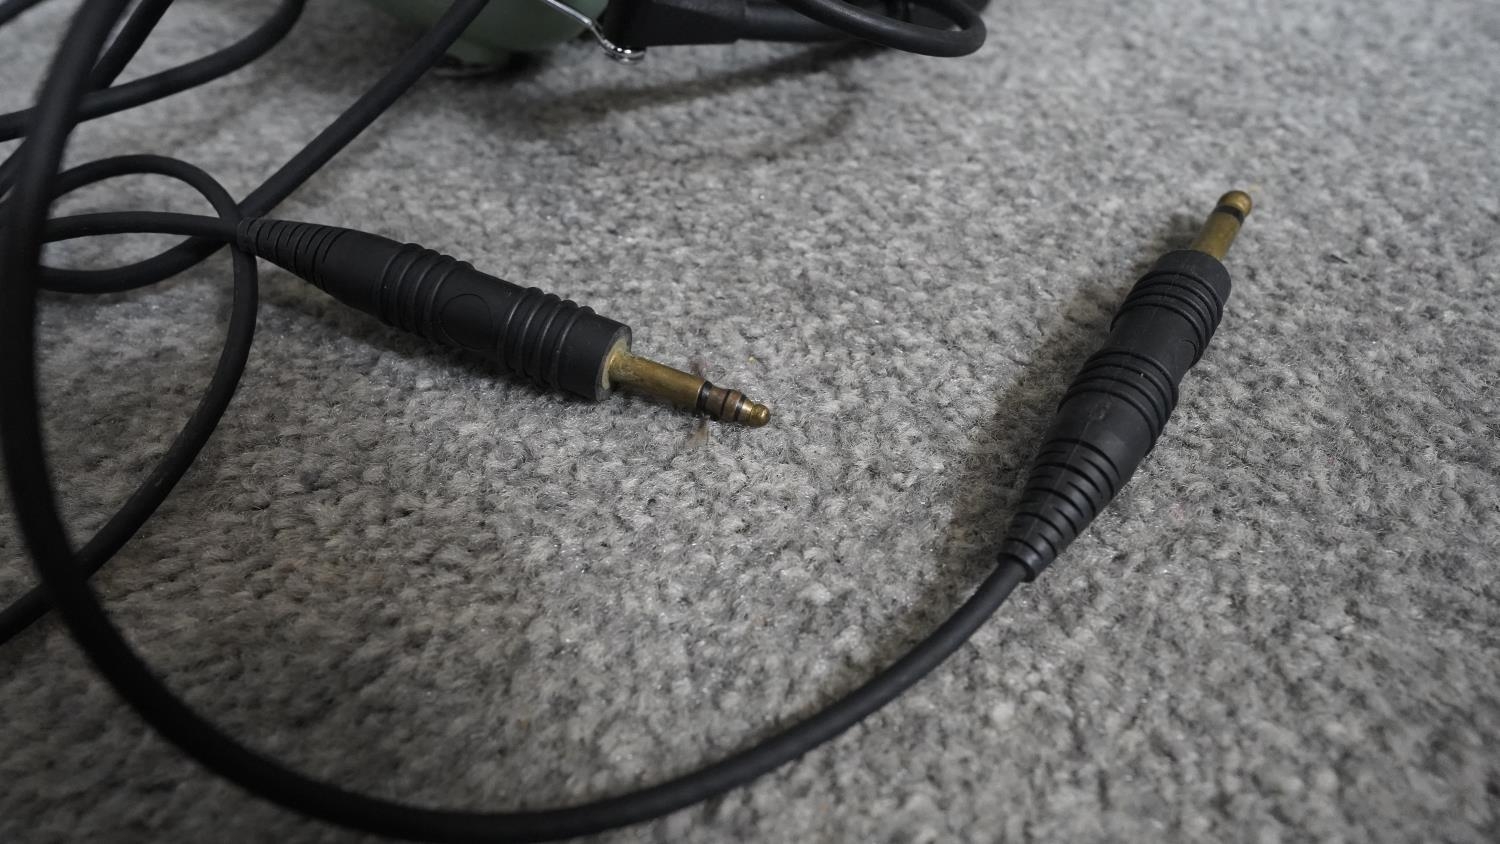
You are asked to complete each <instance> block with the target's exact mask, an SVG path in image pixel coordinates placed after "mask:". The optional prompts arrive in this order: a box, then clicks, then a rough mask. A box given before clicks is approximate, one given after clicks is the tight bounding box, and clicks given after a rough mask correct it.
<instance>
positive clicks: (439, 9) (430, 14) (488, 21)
mask: <svg viewBox="0 0 1500 844" xmlns="http://www.w3.org/2000/svg"><path fill="white" fill-rule="evenodd" d="M365 2H367V3H370V4H371V5H374V6H378V7H380V8H381V9H384V10H385V11H387V12H389V13H391V14H392V15H395V16H396V17H398V18H400V19H401V20H403V21H406V22H408V23H412V24H416V25H418V26H431V25H432V24H433V23H434V22H435V21H436V20H437V19H438V16H439V15H441V14H442V13H443V12H445V11H447V10H448V7H449V6H451V5H452V1H451V0H365ZM563 2H565V3H567V4H568V5H569V6H572V7H573V8H575V9H577V10H578V11H580V12H582V13H584V14H585V15H588V16H589V17H591V18H594V19H595V20H598V18H599V15H600V14H601V13H603V11H604V7H605V6H606V5H608V3H609V0H563ZM580 32H583V27H581V26H579V25H578V23H577V22H576V21H574V20H573V19H572V18H569V17H568V16H567V15H564V14H563V13H561V12H559V11H557V10H555V9H553V8H551V7H549V6H548V5H547V4H546V3H543V2H541V0H491V2H490V4H489V5H488V6H486V7H485V9H484V11H482V12H480V13H479V17H477V18H475V19H474V23H472V24H470V25H469V28H468V30H466V31H465V32H464V34H463V36H462V37H461V38H459V39H458V41H456V42H454V44H453V46H452V47H450V48H448V55H450V56H452V57H454V58H456V59H458V60H459V61H462V62H467V63H469V64H499V63H500V62H503V61H504V60H505V59H506V58H507V57H508V56H509V55H510V54H511V53H537V52H541V51H543V50H550V49H552V48H553V47H556V46H557V45H559V44H561V43H563V42H564V41H568V40H570V39H572V38H575V37H577V36H578V34H579V33H580Z"/></svg>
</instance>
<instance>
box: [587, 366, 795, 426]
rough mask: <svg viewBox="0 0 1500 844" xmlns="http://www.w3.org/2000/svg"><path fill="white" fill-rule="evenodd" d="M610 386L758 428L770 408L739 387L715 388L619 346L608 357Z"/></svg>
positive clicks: (769, 415) (693, 376) (686, 373)
mask: <svg viewBox="0 0 1500 844" xmlns="http://www.w3.org/2000/svg"><path fill="white" fill-rule="evenodd" d="M608 372H609V383H610V386H618V387H624V388H626V389H629V390H634V391H635V392H638V393H641V394H643V395H647V396H651V397H652V398H656V399H661V400H662V401H666V402H670V403H672V404H675V405H677V406H678V407H682V408H686V409H688V410H696V411H698V412H699V413H702V414H705V415H706V416H708V418H710V419H716V420H718V421H720V422H736V423H738V424H740V425H748V426H750V427H752V428H759V427H761V426H762V425H765V424H766V423H767V422H770V421H771V409H770V408H768V407H766V406H765V405H763V404H760V403H759V402H754V401H751V400H750V399H748V398H746V397H745V394H744V393H742V392H740V391H739V390H726V389H724V388H723V387H715V386H714V385H713V384H710V383H709V382H708V381H706V380H704V379H702V378H699V377H698V376H696V375H693V374H692V373H689V372H683V371H682V370H680V369H673V368H672V367H670V366H667V365H666V364H661V363H657V362H656V361H654V360H651V359H649V358H643V357H638V356H636V355H633V354H631V353H630V350H629V349H626V348H624V347H623V346H621V347H620V348H618V349H616V350H615V352H614V354H613V355H611V356H610V359H609V368H608Z"/></svg>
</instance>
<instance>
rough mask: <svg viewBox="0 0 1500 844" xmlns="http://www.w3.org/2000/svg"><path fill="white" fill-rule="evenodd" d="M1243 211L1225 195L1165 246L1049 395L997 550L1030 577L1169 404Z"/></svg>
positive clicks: (1140, 450)
mask: <svg viewBox="0 0 1500 844" xmlns="http://www.w3.org/2000/svg"><path fill="white" fill-rule="evenodd" d="M1249 213H1250V197H1249V196H1248V195H1246V194H1244V193H1241V192H1239V191H1233V192H1231V193H1228V194H1225V195H1224V197H1223V198H1221V199H1220V200H1219V205H1218V207H1216V208H1215V209H1214V212H1213V213H1212V214H1211V215H1209V220H1208V223H1207V225H1205V227H1204V229H1203V233H1202V234H1201V235H1200V236H1199V238H1198V241H1197V242H1196V243H1195V244H1194V246H1193V248H1192V249H1187V250H1182V251H1179V252H1171V253H1168V254H1167V255H1164V256H1163V257H1162V258H1161V259H1160V260H1158V261H1157V262H1156V265H1155V266H1153V267H1152V268H1151V270H1150V271H1149V272H1147V273H1146V274H1145V275H1144V276H1143V277H1142V278H1141V279H1140V281H1138V282H1136V284H1135V286H1134V287H1133V288H1131V290H1130V293H1129V295H1127V296H1126V297H1125V301H1124V303H1123V304H1122V305H1121V306H1120V309H1119V311H1117V312H1116V313H1115V317H1114V321H1113V322H1112V323H1111V325H1110V334H1109V338H1108V339H1107V340H1106V341H1105V343H1104V346H1103V347H1102V348H1101V349H1099V351H1097V352H1095V353H1094V355H1093V356H1092V357H1090V358H1089V359H1088V361H1087V362H1085V363H1084V365H1083V367H1082V369H1080V370H1079V371H1078V374H1077V376H1075V377H1074V379H1073V383H1072V386H1070V387H1069V388H1068V391H1067V392H1066V393H1065V394H1064V395H1063V398H1062V401H1061V402H1060V403H1059V404H1058V408H1057V415H1056V416H1055V417H1054V418H1053V421H1052V425H1051V427H1050V428H1049V429H1048V430H1047V434H1046V436H1045V437H1044V439H1043V444H1042V447H1041V449H1040V451H1039V452H1038V454H1037V457H1036V460H1035V462H1034V463H1033V464H1032V469H1031V473H1030V475H1029V476H1028V477H1027V480H1026V486H1025V487H1024V488H1023V489H1022V492H1021V499H1020V501H1019V502H1018V503H1017V505H1016V512H1015V515H1014V516H1013V517H1012V520H1011V524H1010V529H1009V530H1008V531H1007V532H1006V538H1005V540H1004V541H1003V542H1002V543H1001V549H1000V558H1001V559H1002V560H1008V561H1011V562H1015V563H1018V564H1020V565H1021V566H1023V567H1024V568H1025V569H1026V572H1027V579H1028V580H1031V579H1034V578H1035V577H1036V576H1037V575H1039V574H1041V572H1042V570H1043V569H1045V568H1046V567H1047V566H1048V565H1050V564H1051V563H1052V561H1053V560H1054V559H1056V557H1057V556H1058V555H1059V554H1061V553H1062V552H1063V549H1065V548H1067V547H1068V545H1069V544H1071V543H1072V542H1073V540H1074V539H1076V538H1077V537H1078V534H1079V533H1081V532H1082V531H1083V530H1084V529H1085V528H1086V527H1088V525H1089V523H1090V522H1092V521H1093V520H1094V517H1095V516H1097V515H1098V514H1099V511H1101V510H1103V509H1104V507H1105V505H1106V504H1108V503H1109V502H1110V500H1111V499H1113V498H1114V497H1115V494H1116V493H1118V492H1119V491H1120V489H1121V488H1122V487H1123V486H1124V485H1125V482H1126V481H1128V480H1130V477H1131V475H1133V474H1134V473H1135V470H1136V468H1137V467H1139V466H1140V464H1141V461H1142V460H1144V459H1145V458H1146V455H1147V454H1149V453H1150V452H1151V449H1152V448H1153V447H1154V446H1155V445H1156V440H1157V438H1158V437H1160V436H1161V432H1162V429H1163V428H1165V427H1166V424H1167V419H1168V418H1169V417H1170V416H1171V415H1172V410H1173V409H1174V408H1176V406H1177V394H1178V393H1177V391H1178V386H1179V385H1180V384H1181V383H1182V379H1183V377H1184V376H1185V375H1187V372H1188V370H1189V369H1191V368H1192V367H1193V365H1194V364H1196V363H1197V362H1198V360H1199V358H1201V357H1202V356H1203V352H1204V350H1205V349H1207V348H1208V342H1209V340H1210V339H1212V338H1213V336H1214V331H1215V330H1216V329H1217V328H1218V326H1219V320H1220V319H1221V318H1222V317H1223V316H1224V304H1225V302H1227V301H1228V299H1229V289H1230V282H1229V271H1228V270H1226V269H1225V268H1224V265H1223V264H1222V263H1220V261H1219V258H1220V257H1222V256H1223V255H1224V253H1225V252H1226V251H1227V250H1228V248H1229V244H1230V243H1231V242H1232V241H1233V239H1234V236H1235V234H1236V233H1237V232H1238V231H1239V226H1240V224H1241V223H1242V222H1243V221H1244V219H1245V216H1246V215H1248V214H1249Z"/></svg>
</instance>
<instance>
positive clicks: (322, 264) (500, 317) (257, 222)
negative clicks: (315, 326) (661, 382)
mask: <svg viewBox="0 0 1500 844" xmlns="http://www.w3.org/2000/svg"><path fill="white" fill-rule="evenodd" d="M237 241H238V243H239V246H240V248H241V249H244V250H246V251H248V252H250V253H251V254H254V255H256V256H258V257H261V258H264V259H265V260H267V261H270V262H271V263H273V264H276V265H277V266H280V267H282V268H283V269H286V270H289V271H291V272H292V273H295V274H296V275H298V276H300V277H301V278H303V279H305V280H307V281H309V282H311V283H313V284H315V285H317V286H318V287H319V288H321V289H323V290H324V291H325V292H327V293H328V294H329V295H331V296H333V297H334V298H336V299H338V300H339V301H341V302H343V303H344V304H346V305H349V306H351V307H354V308H358V309H359V310H362V311H364V312H366V313H369V314H373V315H374V316H376V317H379V318H380V319H381V320H382V321H384V322H385V323H387V324H389V325H393V326H395V327H397V328H401V329H404V330H406V331H410V332H412V333H414V334H419V335H421V336H423V337H426V338H427V339H429V340H432V341H434V342H438V343H442V344H443V345H446V346H452V347H454V348H458V349H464V350H467V351H471V352H475V353H478V354H480V355H483V356H484V357H486V358H488V359H490V360H492V361H494V362H495V363H497V364H499V365H500V366H502V367H504V368H506V369H508V370H510V371H511V372H513V373H515V374H517V375H521V376H524V377H526V378H529V379H531V380H532V381H534V382H535V383H537V384H538V385H541V386H543V387H548V388H553V389H561V390H565V391H567V392H570V393H573V394H575V395H579V396H583V397H585V398H590V399H596V400H597V399H602V398H603V397H604V396H605V395H606V394H607V393H608V391H609V389H608V386H607V382H608V379H607V378H606V369H607V367H608V362H609V356H610V354H611V353H612V352H613V351H614V350H615V348H616V347H617V345H619V344H621V343H624V344H626V345H627V346H628V344H629V338H630V329H629V328H628V327H626V326H625V325H623V324H621V323H619V322H616V321H614V320H612V319H607V318H605V317H602V316H599V315H598V314H596V313H594V312H593V311H592V310H590V309H589V308H585V307H580V306H579V305H577V304H576V303H574V302H571V301H569V300H567V299H563V298H560V297H558V296H555V295H553V294H551V293H545V292H543V291H541V290H539V289H537V288H535V287H530V288H523V287H520V286H519V285H515V284H511V283H510V282H508V281H505V280H503V279H499V278H496V277H495V276H492V275H488V274H486V273H482V272H480V271H478V270H476V269H474V268H473V267H472V266H470V265H469V264H467V263H465V262H463V261H459V260H457V259H454V258H450V257H448V256H447V255H443V254H441V253H439V252H435V251H433V250H431V249H424V248H422V247H420V246H416V245H414V244H410V243H398V242H397V241H394V240H391V239H389V238H384V237H380V236H378V235H373V234H369V233H366V232H360V231H354V230H352V229H343V228H338V227H335V226H323V225H316V224H313V223H297V222H289V221H283V220H263V219H253V220H245V221H243V222H241V223H240V225H239V228H238V231H237Z"/></svg>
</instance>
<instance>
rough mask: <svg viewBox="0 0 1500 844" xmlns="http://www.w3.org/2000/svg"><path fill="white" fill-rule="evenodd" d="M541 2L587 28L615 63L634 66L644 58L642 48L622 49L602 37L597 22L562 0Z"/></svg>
mask: <svg viewBox="0 0 1500 844" xmlns="http://www.w3.org/2000/svg"><path fill="white" fill-rule="evenodd" d="M542 2H543V3H545V4H547V5H548V6H550V7H551V8H553V9H554V10H556V11H558V12H561V13H563V14H565V15H567V16H568V17H570V18H572V19H573V20H575V21H577V22H578V23H580V24H582V25H583V26H585V27H587V28H588V31H589V32H590V33H593V36H594V40H595V41H597V42H599V46H600V48H602V49H603V50H604V54H605V55H606V56H609V57H610V58H612V59H614V60H615V61H617V62H620V63H621V64H635V63H636V62H638V61H640V60H641V59H644V58H645V57H646V50H645V48H644V47H622V46H620V45H619V44H616V43H615V42H613V41H611V40H609V39H608V38H606V37H605V36H604V30H602V29H600V28H599V22H598V21H596V20H594V19H593V18H591V17H589V16H588V15H585V14H584V13H583V12H580V11H578V10H577V9H575V8H573V7H572V6H569V5H568V4H567V3H564V2H562V0H542Z"/></svg>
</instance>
